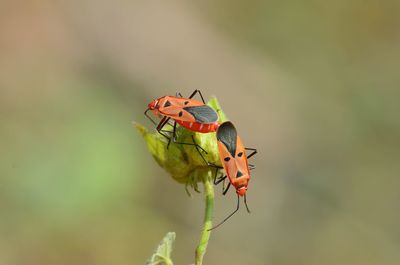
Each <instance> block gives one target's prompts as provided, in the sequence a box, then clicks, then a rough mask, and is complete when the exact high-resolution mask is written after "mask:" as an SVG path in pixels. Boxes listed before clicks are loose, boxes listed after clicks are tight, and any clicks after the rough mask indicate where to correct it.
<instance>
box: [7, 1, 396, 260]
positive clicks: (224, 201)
mask: <svg viewBox="0 0 400 265" xmlns="http://www.w3.org/2000/svg"><path fill="white" fill-rule="evenodd" d="M399 10H400V2H399V1H395V0H392V1H391V0H385V1H377V0H375V1H373V0H367V1H357V0H346V1H344V0H338V1H277V0H270V1H261V0H256V1H227V0H217V1H215V0H214V1H211V0H203V1H178V0H170V1H162V0H153V1H126V0H117V1H94V0H84V1H51V0H37V1H21V0H14V1H7V0H6V1H1V3H0V119H1V123H0V127H1V130H0V150H1V153H0V154H1V159H0V165H1V166H0V214H1V215H0V216H1V217H0V264H13V265H20V264H21V265H22V264H24V265H26V264H29V265H31V264H32V265H35V264H58V265H64V264H65V265H67V264H85V265H87V264H96V265H103V264H104V265H106V264H120V265H123V264H143V263H144V262H145V260H146V259H147V258H148V257H149V256H150V255H151V253H152V252H153V250H154V249H155V247H156V246H157V244H158V242H159V241H160V240H161V238H162V237H163V236H164V235H165V234H166V233H167V232H168V231H175V232H176V233H177V241H176V245H175V250H174V252H173V260H174V261H175V264H191V263H193V260H194V258H193V257H194V249H195V247H196V245H197V242H198V236H199V231H200V228H201V223H202V218H203V210H204V209H203V207H204V204H203V197H202V195H201V194H196V193H195V194H193V197H192V198H189V197H187V195H186V193H185V190H184V186H183V185H179V184H177V183H176V182H174V181H173V180H172V179H171V178H170V177H169V176H168V175H167V174H166V173H165V172H164V171H163V170H162V169H160V168H159V167H158V166H157V164H156V163H155V162H154V161H153V159H152V157H151V156H150V154H149V153H148V152H147V148H146V145H145V143H144V141H143V140H142V139H141V137H140V135H139V134H138V133H137V132H136V131H135V129H134V128H133V126H132V121H137V122H141V123H143V124H145V125H147V126H148V127H151V126H152V124H151V123H150V122H149V121H148V120H147V119H145V117H144V116H143V111H144V110H145V108H146V105H147V104H148V103H149V102H150V101H151V100H152V99H154V98H158V97H161V96H163V95H171V94H172V95H174V94H175V92H176V91H180V92H181V93H182V94H183V95H189V94H190V93H191V92H192V91H193V90H194V89H201V90H202V92H203V94H204V95H205V97H206V98H209V97H210V96H211V95H215V96H217V97H218V99H219V101H220V103H221V105H222V107H223V109H224V110H225V112H226V113H227V115H228V116H229V117H230V119H231V120H232V121H234V123H235V125H236V127H237V129H238V131H239V133H240V135H241V138H242V140H243V142H244V143H245V144H246V145H247V146H249V147H256V148H258V150H259V154H258V155H257V156H255V158H254V160H253V163H255V164H256V165H257V169H256V170H255V171H253V173H252V180H251V182H250V185H249V191H248V203H249V206H250V208H251V209H252V213H251V214H250V215H248V214H247V213H246V211H244V209H242V211H240V212H239V213H238V214H237V215H236V216H234V217H233V218H232V219H231V220H230V221H229V222H227V223H225V224H224V225H223V226H222V227H220V228H219V229H217V230H216V231H214V232H213V233H212V237H211V240H210V243H209V248H208V252H207V254H206V257H205V264H250V265H253V264H254V265H258V264H266V265H285V264H288V265H289V264H297V265H301V264H304V265H312V264H315V265H320V264H324V265H330V264H352V265H358V264H360V265H361V264H362V265H369V264H371V265H372V264H374V265H375V264H385V265H386V264H387V265H391V264H399V262H400V229H399V226H398V225H399V222H400V213H399V203H400V192H399V186H400V180H399V173H400V161H399V157H400V152H399V150H400V119H399V111H400V108H399V103H398V102H399V98H400V89H399V84H400V74H399V68H400V63H399V61H400V48H399V47H400V46H399V45H400V32H399V26H400V16H399ZM220 189H221V188H220V187H217V188H216V193H217V197H216V205H215V208H216V209H215V210H216V212H215V219H214V220H215V222H218V221H220V220H222V219H223V218H224V217H225V216H226V215H227V214H228V213H230V212H231V211H232V210H233V209H234V208H235V206H236V199H235V193H234V192H233V190H231V191H230V192H229V194H228V195H227V196H222V195H221V192H220Z"/></svg>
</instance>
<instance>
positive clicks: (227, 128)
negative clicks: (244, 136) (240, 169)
mask: <svg viewBox="0 0 400 265" xmlns="http://www.w3.org/2000/svg"><path fill="white" fill-rule="evenodd" d="M217 139H218V141H221V142H222V143H223V144H224V145H225V146H226V148H227V149H228V151H229V153H230V154H231V155H232V157H235V154H236V140H237V132H236V129H235V126H233V124H232V123H231V122H229V121H227V122H224V123H222V124H221V125H220V126H219V127H218V130H217Z"/></svg>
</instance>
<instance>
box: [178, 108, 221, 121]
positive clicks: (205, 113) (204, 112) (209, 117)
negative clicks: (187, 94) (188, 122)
mask: <svg viewBox="0 0 400 265" xmlns="http://www.w3.org/2000/svg"><path fill="white" fill-rule="evenodd" d="M183 109H184V110H186V111H187V112H189V113H190V114H192V115H193V117H194V118H195V119H196V121H197V122H200V123H213V122H216V121H218V115H217V113H216V112H215V111H214V110H213V109H212V108H211V107H209V106H207V105H202V106H195V107H184V108H183Z"/></svg>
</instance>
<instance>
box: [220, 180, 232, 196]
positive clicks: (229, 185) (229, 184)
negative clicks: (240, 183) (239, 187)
mask: <svg viewBox="0 0 400 265" xmlns="http://www.w3.org/2000/svg"><path fill="white" fill-rule="evenodd" d="M230 187H231V183H230V182H229V183H228V186H226V189H225V190H224V191H223V192H222V195H225V194H226V193H227V192H228V190H229V188H230Z"/></svg>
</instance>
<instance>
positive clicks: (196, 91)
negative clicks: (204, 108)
mask: <svg viewBox="0 0 400 265" xmlns="http://www.w3.org/2000/svg"><path fill="white" fill-rule="evenodd" d="M197 93H199V95H200V97H201V100H202V101H203V103H204V104H206V102H205V101H204V98H203V95H202V94H201V91H200V90H198V89H196V90H195V91H193V93H192V94H191V95H190V96H189V99H191V98H193V97H194V96H195V95H196V94H197Z"/></svg>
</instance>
